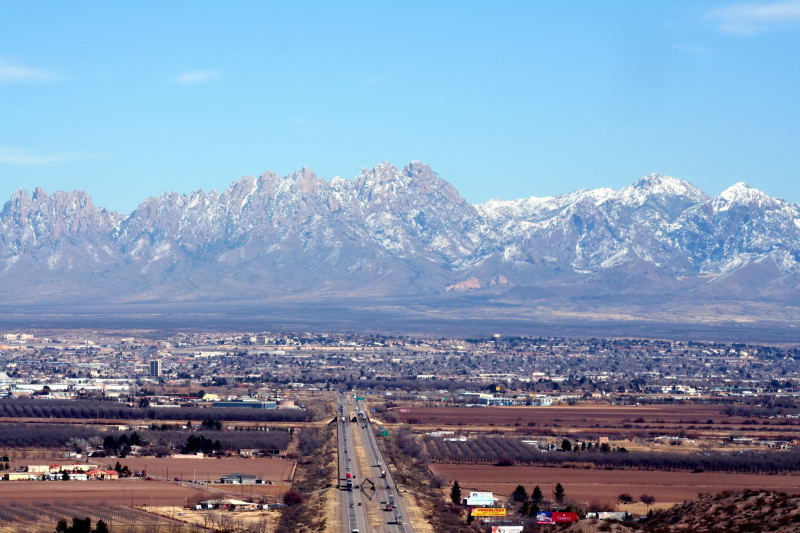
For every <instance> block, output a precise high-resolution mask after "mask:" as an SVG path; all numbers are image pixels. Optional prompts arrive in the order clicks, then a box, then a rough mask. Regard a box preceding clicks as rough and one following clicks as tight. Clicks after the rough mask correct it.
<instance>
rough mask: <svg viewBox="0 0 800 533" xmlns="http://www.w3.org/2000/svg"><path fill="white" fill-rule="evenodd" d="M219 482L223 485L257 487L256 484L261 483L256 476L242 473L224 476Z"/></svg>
mask: <svg viewBox="0 0 800 533" xmlns="http://www.w3.org/2000/svg"><path fill="white" fill-rule="evenodd" d="M219 482H220V483H222V484H223V485H255V484H256V483H259V480H258V479H256V476H253V475H251V474H242V473H241V472H237V473H236V474H228V475H227V476H222V477H221V478H219Z"/></svg>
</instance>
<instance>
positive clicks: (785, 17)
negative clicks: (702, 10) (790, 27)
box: [711, 0, 800, 35]
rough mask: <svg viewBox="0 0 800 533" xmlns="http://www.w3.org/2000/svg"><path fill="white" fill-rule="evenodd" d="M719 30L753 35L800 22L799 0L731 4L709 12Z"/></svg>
mask: <svg viewBox="0 0 800 533" xmlns="http://www.w3.org/2000/svg"><path fill="white" fill-rule="evenodd" d="M711 17H712V18H713V19H714V20H716V21H717V22H718V23H719V28H720V29H721V30H722V31H725V32H728V33H736V34H739V35H754V34H756V33H760V32H762V31H766V30H769V29H773V28H776V27H779V26H782V25H786V24H789V23H792V22H799V21H800V0H779V1H777V2H757V3H744V4H731V5H728V6H725V7H721V8H719V9H715V10H714V11H712V12H711Z"/></svg>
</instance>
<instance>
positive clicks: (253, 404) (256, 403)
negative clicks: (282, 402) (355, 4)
mask: <svg viewBox="0 0 800 533" xmlns="http://www.w3.org/2000/svg"><path fill="white" fill-rule="evenodd" d="M211 407H250V408H252V409H277V408H278V404H277V403H276V402H263V401H260V400H227V401H221V402H214V403H212V404H211Z"/></svg>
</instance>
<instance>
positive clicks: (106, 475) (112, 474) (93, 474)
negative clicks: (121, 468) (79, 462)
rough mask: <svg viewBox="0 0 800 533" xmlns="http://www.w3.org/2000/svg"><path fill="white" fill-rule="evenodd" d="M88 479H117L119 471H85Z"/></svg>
mask: <svg viewBox="0 0 800 533" xmlns="http://www.w3.org/2000/svg"><path fill="white" fill-rule="evenodd" d="M86 476H87V477H88V478H89V479H119V472H117V471H116V470H101V469H99V468H98V469H94V470H89V471H88V472H86Z"/></svg>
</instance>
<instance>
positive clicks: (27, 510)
mask: <svg viewBox="0 0 800 533" xmlns="http://www.w3.org/2000/svg"><path fill="white" fill-rule="evenodd" d="M167 509H169V512H168V513H165V514H164V515H163V516H162V515H158V514H154V513H151V512H147V511H144V510H141V509H136V508H132V507H126V506H123V505H83V504H75V503H72V502H66V503H56V502H54V503H41V504H33V505H19V504H13V505H7V504H4V503H0V532H2V533H19V532H21V531H24V532H25V533H52V532H53V528H54V526H55V524H56V522H57V521H58V520H60V519H62V518H63V519H66V520H69V519H70V518H71V517H79V518H81V517H90V518H91V519H92V522H94V523H96V522H97V521H99V520H103V521H105V522H106V524H108V525H109V526H110V528H111V530H112V531H115V532H119V533H122V532H127V533H131V532H134V531H138V532H145V531H146V532H148V533H158V532H164V533H166V532H169V533H197V530H196V528H191V527H188V526H186V525H185V524H184V523H183V522H182V521H181V520H183V517H180V516H178V513H180V512H181V509H180V508H178V507H168V508H167ZM172 516H175V517H176V518H178V519H173V518H172Z"/></svg>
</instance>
